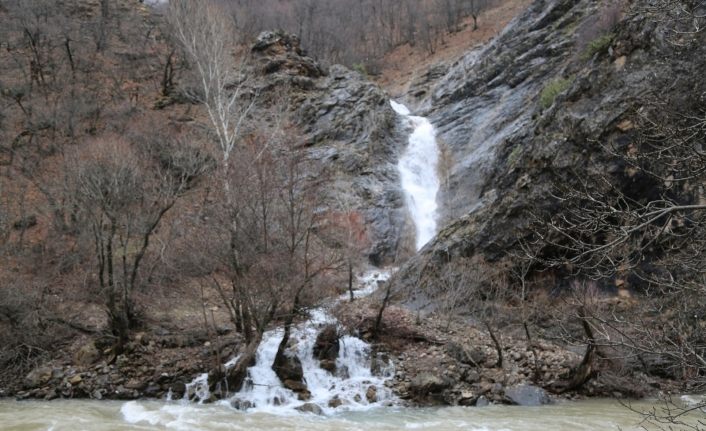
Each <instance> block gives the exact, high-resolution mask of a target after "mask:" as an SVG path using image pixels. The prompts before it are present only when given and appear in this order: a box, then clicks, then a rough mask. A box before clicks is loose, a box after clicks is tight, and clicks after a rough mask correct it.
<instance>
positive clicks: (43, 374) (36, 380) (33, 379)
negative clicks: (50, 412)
mask: <svg viewBox="0 0 706 431" xmlns="http://www.w3.org/2000/svg"><path fill="white" fill-rule="evenodd" d="M51 376H52V369H51V368H49V367H40V368H37V369H35V370H32V371H31V372H30V373H29V374H27V377H25V380H24V386H25V388H26V389H33V388H36V387H39V386H42V385H45V384H47V383H48V382H49V380H51Z"/></svg>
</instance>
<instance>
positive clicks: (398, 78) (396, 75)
mask: <svg viewBox="0 0 706 431" xmlns="http://www.w3.org/2000/svg"><path fill="white" fill-rule="evenodd" d="M530 3H531V1H530V0H508V1H506V2H503V3H502V4H501V5H499V6H497V7H495V8H492V9H489V10H487V11H485V12H483V13H481V15H480V16H479V17H478V30H475V31H473V20H472V19H471V18H469V19H467V20H466V21H465V22H464V24H463V25H462V28H461V30H460V31H458V32H456V33H452V34H449V35H448V36H447V37H446V38H445V40H444V42H443V43H442V44H441V46H440V47H439V48H438V49H437V51H436V52H435V53H433V54H430V53H429V52H428V51H427V50H425V49H424V48H423V47H421V46H415V47H413V46H410V45H409V44H406V45H402V46H400V47H398V48H396V49H395V50H393V51H392V52H390V53H389V54H387V55H386V56H385V59H384V61H383V66H382V73H381V74H380V76H379V77H377V79H376V80H377V83H378V84H380V85H381V86H382V87H383V88H385V89H386V90H387V91H388V92H389V93H390V94H391V95H392V96H393V97H397V96H400V95H402V94H404V93H405V92H406V90H407V88H408V86H409V84H410V83H411V82H412V81H414V78H415V77H416V76H417V75H418V74H419V73H420V72H422V71H425V70H427V69H428V68H429V67H431V66H432V65H434V64H436V63H440V62H444V61H449V60H453V59H456V58H458V57H460V56H461V55H463V53H465V52H467V51H469V50H470V49H472V48H474V47H477V46H479V45H482V44H484V43H487V42H488V41H489V40H491V39H492V38H493V37H495V36H496V35H497V34H498V33H500V32H501V31H502V29H503V28H505V26H506V25H507V24H508V23H509V22H510V21H511V20H512V19H513V18H515V17H516V16H517V15H518V14H520V12H522V11H523V10H525V9H526V8H527V6H529V4H530Z"/></svg>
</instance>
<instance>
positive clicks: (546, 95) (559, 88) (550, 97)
mask: <svg viewBox="0 0 706 431" xmlns="http://www.w3.org/2000/svg"><path fill="white" fill-rule="evenodd" d="M573 82H574V77H573V76H571V77H569V78H559V79H555V80H554V81H552V82H550V83H549V84H548V85H547V86H546V87H544V90H542V93H541V94H540V95H539V106H541V107H542V109H547V108H549V107H550V106H552V104H553V103H554V99H556V96H558V95H559V94H561V93H563V92H564V91H566V90H567V89H568V88H569V87H570V86H571V84H573Z"/></svg>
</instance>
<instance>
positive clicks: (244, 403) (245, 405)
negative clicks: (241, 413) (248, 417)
mask: <svg viewBox="0 0 706 431" xmlns="http://www.w3.org/2000/svg"><path fill="white" fill-rule="evenodd" d="M230 406H231V407H233V408H234V409H236V410H247V409H249V408H252V407H254V405H253V403H252V402H251V401H248V400H242V399H240V398H236V399H234V400H231V401H230Z"/></svg>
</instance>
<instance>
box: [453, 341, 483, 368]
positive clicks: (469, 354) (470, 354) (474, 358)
mask: <svg viewBox="0 0 706 431" xmlns="http://www.w3.org/2000/svg"><path fill="white" fill-rule="evenodd" d="M446 353H447V354H448V355H449V356H451V357H452V358H454V359H455V360H457V361H458V362H460V363H462V364H468V365H473V366H475V367H477V366H480V365H481V364H483V363H484V362H485V361H486V359H487V356H488V355H486V353H485V352H484V351H483V349H481V348H480V347H473V348H470V349H469V348H466V347H464V346H462V345H461V344H459V343H455V342H453V341H452V342H449V343H448V344H446Z"/></svg>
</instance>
